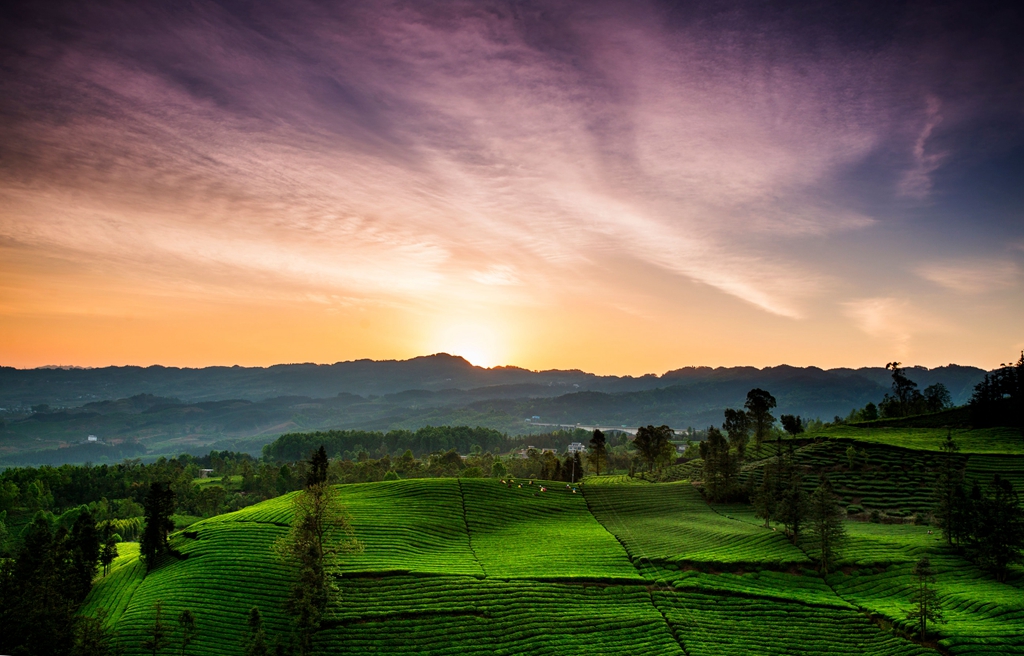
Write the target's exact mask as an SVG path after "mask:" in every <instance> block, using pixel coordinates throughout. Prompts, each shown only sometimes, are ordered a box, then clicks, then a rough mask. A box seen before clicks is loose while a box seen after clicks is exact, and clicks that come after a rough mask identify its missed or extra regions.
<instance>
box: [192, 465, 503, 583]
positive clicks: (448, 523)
mask: <svg viewBox="0 0 1024 656" xmlns="http://www.w3.org/2000/svg"><path fill="white" fill-rule="evenodd" d="M337 489H338V492H339V497H340V500H341V503H342V504H343V505H344V507H345V510H346V512H347V514H348V516H349V518H350V523H351V527H352V532H353V535H354V536H355V537H356V538H357V539H358V540H359V542H360V543H361V544H362V546H363V550H362V551H361V552H360V553H355V554H350V555H348V556H346V557H345V558H344V560H343V566H342V569H343V571H346V572H396V571H397V572H403V571H407V572H421V573H433V574H466V575H482V574H483V570H482V569H481V568H480V565H479V564H478V563H477V562H476V560H475V559H474V557H473V552H472V551H471V550H470V547H469V537H468V534H467V532H466V523H465V519H464V517H463V505H462V494H461V491H460V488H459V482H458V481H457V480H454V479H428V480H410V481H388V482H383V483H364V484H355V485H341V486H338V488H337ZM293 496H294V495H286V496H285V497H279V498H278V499H273V500H271V501H266V502H263V503H260V504H257V505H255V506H251V507H250V508H246V509H244V510H242V511H239V512H237V513H231V514H228V515H223V516H221V517H216V518H213V519H210V520H206V522H201V523H199V524H196V525H193V526H192V527H190V528H191V529H197V528H198V527H201V526H203V525H209V524H217V523H221V522H273V523H277V524H280V525H287V524H289V523H291V521H292V514H293V513H292V498H293Z"/></svg>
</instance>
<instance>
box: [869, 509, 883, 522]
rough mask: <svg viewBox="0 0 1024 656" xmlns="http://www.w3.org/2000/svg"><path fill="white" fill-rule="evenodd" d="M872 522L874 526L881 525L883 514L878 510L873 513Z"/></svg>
mask: <svg viewBox="0 0 1024 656" xmlns="http://www.w3.org/2000/svg"><path fill="white" fill-rule="evenodd" d="M871 522H872V523H873V524H880V523H881V522H882V513H880V512H878V511H877V510H872V511H871Z"/></svg>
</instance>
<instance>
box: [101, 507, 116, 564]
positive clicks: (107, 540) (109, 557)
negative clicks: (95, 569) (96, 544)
mask: <svg viewBox="0 0 1024 656" xmlns="http://www.w3.org/2000/svg"><path fill="white" fill-rule="evenodd" d="M102 535H103V546H102V547H101V548H100V565H102V566H103V576H106V575H107V574H109V573H110V565H111V563H113V562H114V559H115V558H117V541H116V540H114V527H113V526H112V525H111V523H110V522H109V521H108V522H104V524H103V533H102Z"/></svg>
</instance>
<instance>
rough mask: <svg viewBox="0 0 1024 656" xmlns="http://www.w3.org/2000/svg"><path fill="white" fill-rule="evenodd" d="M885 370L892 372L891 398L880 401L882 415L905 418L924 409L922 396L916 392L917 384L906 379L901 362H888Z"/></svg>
mask: <svg viewBox="0 0 1024 656" xmlns="http://www.w3.org/2000/svg"><path fill="white" fill-rule="evenodd" d="M885 368H886V369H888V370H889V371H891V372H892V393H893V395H892V396H889V395H888V394H886V395H885V398H884V399H882V409H883V412H882V414H883V415H885V416H889V417H891V416H897V417H905V416H907V415H911V414H917V413H918V412H922V411H924V410H925V409H926V405H925V400H924V396H922V394H921V393H920V392H918V391H917V383H915V382H914V381H912V380H910V379H909V378H907V374H906V371H905V370H904V368H903V367H902V363H901V362H889V363H887V364H886V365H885Z"/></svg>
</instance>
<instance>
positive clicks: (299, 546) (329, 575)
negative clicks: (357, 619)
mask: <svg viewBox="0 0 1024 656" xmlns="http://www.w3.org/2000/svg"><path fill="white" fill-rule="evenodd" d="M326 457H327V456H326V452H325V451H324V449H323V447H322V446H321V448H320V449H319V450H318V451H317V452H315V453H314V454H313V456H312V458H311V459H310V465H311V467H310V471H311V472H314V471H315V472H318V473H316V474H314V473H310V474H309V475H308V476H307V478H306V482H307V486H306V489H304V490H302V491H301V492H299V493H298V494H297V495H295V498H294V500H293V502H292V510H293V515H294V518H293V520H292V526H291V530H290V531H289V532H288V534H287V535H286V536H284V537H283V538H282V539H281V540H279V541H278V542H277V543H276V544H275V550H276V551H277V553H278V556H279V557H281V558H282V559H284V560H285V561H286V562H288V563H289V564H291V565H292V567H293V568H294V569H295V571H296V577H295V580H294V582H293V583H292V586H291V590H290V592H289V595H288V601H287V608H288V611H289V612H290V613H291V614H292V615H293V616H294V617H295V621H296V625H297V629H298V634H299V652H300V653H301V654H308V653H310V650H311V649H312V646H313V636H314V635H315V634H316V632H317V631H319V629H320V621H321V619H322V617H323V614H324V612H325V611H326V610H327V606H328V605H329V604H330V602H331V600H332V599H333V598H334V597H335V596H336V593H337V586H336V585H335V583H334V580H335V578H337V577H340V576H341V573H340V570H339V567H338V557H339V554H340V553H341V552H343V551H355V550H357V549H359V548H360V545H359V543H358V541H356V540H355V539H353V538H352V529H351V527H350V525H349V522H348V516H347V514H346V513H345V508H344V506H342V505H341V501H340V499H339V497H338V490H337V488H335V487H333V486H331V485H329V484H328V483H327V461H326Z"/></svg>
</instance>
